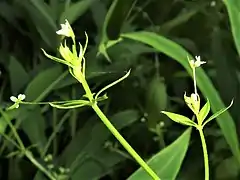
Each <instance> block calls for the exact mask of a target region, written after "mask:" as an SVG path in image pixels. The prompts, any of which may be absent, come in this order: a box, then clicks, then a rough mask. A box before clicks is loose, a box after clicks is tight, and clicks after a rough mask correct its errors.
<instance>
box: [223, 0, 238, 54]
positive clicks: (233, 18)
mask: <svg viewBox="0 0 240 180" xmlns="http://www.w3.org/2000/svg"><path fill="white" fill-rule="evenodd" d="M223 2H224V4H225V6H226V8H227V11H228V15H229V19H230V23H231V29H232V34H233V38H234V42H235V45H236V48H237V51H238V54H239V55H240V33H239V29H240V1H239V0H223Z"/></svg>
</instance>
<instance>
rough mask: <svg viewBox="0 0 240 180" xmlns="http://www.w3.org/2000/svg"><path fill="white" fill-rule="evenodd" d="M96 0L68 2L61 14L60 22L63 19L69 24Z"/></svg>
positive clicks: (62, 21)
mask: <svg viewBox="0 0 240 180" xmlns="http://www.w3.org/2000/svg"><path fill="white" fill-rule="evenodd" d="M95 1H96V0H81V1H78V2H76V3H72V4H70V6H68V7H66V9H65V11H64V12H63V13H62V14H61V17H60V23H64V22H65V19H67V20H68V22H69V23H70V24H71V23H73V22H74V21H75V20H77V19H78V18H79V17H80V16H81V15H83V14H84V13H85V12H86V11H87V10H88V9H89V8H90V6H91V5H92V3H94V2H95Z"/></svg>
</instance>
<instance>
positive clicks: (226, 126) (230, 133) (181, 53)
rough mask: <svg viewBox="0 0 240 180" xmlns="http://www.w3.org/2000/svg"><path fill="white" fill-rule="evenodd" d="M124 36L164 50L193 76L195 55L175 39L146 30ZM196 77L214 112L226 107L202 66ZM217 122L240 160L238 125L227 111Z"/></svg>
mask: <svg viewBox="0 0 240 180" xmlns="http://www.w3.org/2000/svg"><path fill="white" fill-rule="evenodd" d="M122 37H124V38H127V39H132V40H136V41H139V42H142V43H144V44H148V45H150V46H152V47H153V48H155V49H156V50H158V51H159V52H162V53H164V54H166V55H168V56H169V57H171V58H173V59H174V60H176V61H177V62H179V63H180V64H181V65H182V66H183V67H184V68H185V69H186V71H187V72H188V73H189V74H190V75H191V76H192V69H191V67H190V66H189V63H188V59H187V56H189V57H190V59H193V57H191V56H190V55H189V53H188V52H187V51H186V50H185V49H183V48H182V47H181V46H180V45H178V44H176V43H174V42H173V41H171V40H169V39H167V38H165V37H163V36H160V35H157V34H155V33H151V32H145V31H142V32H133V33H126V34H122ZM196 78H197V85H198V87H199V89H200V90H201V92H202V93H203V95H204V96H205V98H208V99H209V101H210V103H211V110H212V112H213V113H215V112H217V111H218V110H219V109H222V108H224V107H225V106H224V104H223V102H222V100H221V98H220V97H219V94H218V92H217V90H216V89H215V88H214V86H213V84H212V82H211V80H210V79H209V77H208V76H207V75H206V73H205V72H204V70H203V69H202V68H201V67H199V68H198V69H197V74H196ZM217 122H218V124H219V126H220V128H221V130H222V133H223V135H224V137H225V138H226V141H227V142H228V144H229V146H230V147H231V150H232V152H233V154H234V156H235V157H236V158H237V159H238V161H239V162H240V151H239V142H238V138H237V133H236V126H235V124H234V121H233V119H232V117H231V115H230V114H229V113H228V112H226V113H224V114H222V116H219V117H218V118H217Z"/></svg>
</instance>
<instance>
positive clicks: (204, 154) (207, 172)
mask: <svg viewBox="0 0 240 180" xmlns="http://www.w3.org/2000/svg"><path fill="white" fill-rule="evenodd" d="M198 131H199V134H200V138H201V142H202V148H203V158H204V169H205V180H209V163H208V152H207V145H206V141H205V137H204V134H203V129H202V127H201V128H198Z"/></svg>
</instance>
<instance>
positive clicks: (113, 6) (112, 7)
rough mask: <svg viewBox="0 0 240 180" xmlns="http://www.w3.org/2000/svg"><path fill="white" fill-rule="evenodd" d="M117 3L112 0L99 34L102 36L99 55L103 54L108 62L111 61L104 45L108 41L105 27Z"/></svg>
mask: <svg viewBox="0 0 240 180" xmlns="http://www.w3.org/2000/svg"><path fill="white" fill-rule="evenodd" d="M117 2H118V0H113V2H112V4H111V6H110V8H109V10H108V12H107V15H106V17H105V20H104V23H103V28H102V32H101V34H102V35H101V42H100V44H99V46H98V51H99V53H101V54H103V55H104V56H105V58H106V59H107V60H108V61H109V62H111V60H110V58H109V56H108V54H107V48H106V43H107V42H108V41H109V38H108V35H107V26H108V23H109V21H110V18H111V16H112V14H113V12H114V9H115V8H116V5H117Z"/></svg>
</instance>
